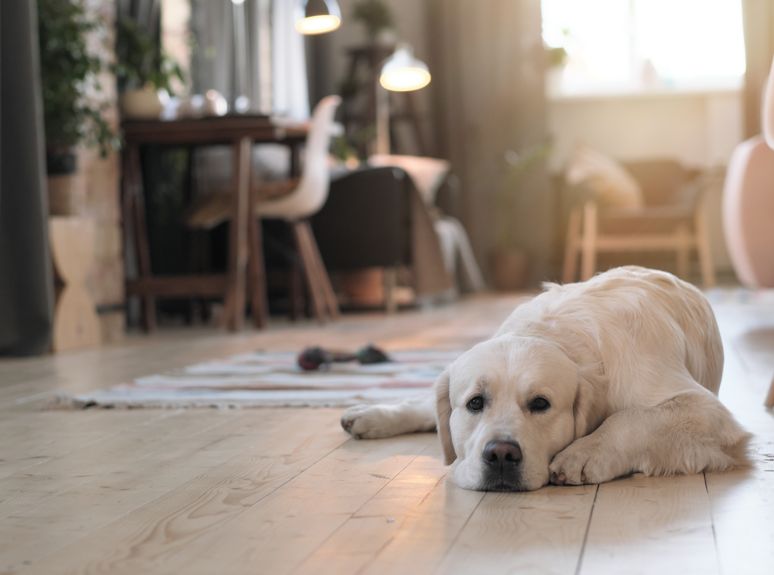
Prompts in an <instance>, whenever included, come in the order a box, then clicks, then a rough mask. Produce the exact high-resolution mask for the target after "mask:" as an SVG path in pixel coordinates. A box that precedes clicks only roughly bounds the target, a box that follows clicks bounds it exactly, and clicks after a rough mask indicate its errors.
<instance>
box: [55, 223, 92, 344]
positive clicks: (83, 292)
mask: <svg viewBox="0 0 774 575" xmlns="http://www.w3.org/2000/svg"><path fill="white" fill-rule="evenodd" d="M48 233H49V243H50V245H51V258H52V259H53V261H54V270H55V272H56V277H57V280H58V282H57V283H58V285H57V297H56V310H55V313H54V333H53V340H52V348H53V351H55V352H59V351H65V350H71V349H80V348H84V347H93V346H96V345H99V344H100V342H101V337H100V326H99V319H98V317H97V312H96V310H95V305H94V300H93V299H92V297H91V294H90V293H89V291H88V288H87V286H86V279H87V277H88V275H89V272H90V271H91V269H92V267H93V265H94V259H95V253H94V235H95V227H94V222H93V221H92V220H90V219H87V218H76V217H59V216H57V217H52V218H49V220H48Z"/></svg>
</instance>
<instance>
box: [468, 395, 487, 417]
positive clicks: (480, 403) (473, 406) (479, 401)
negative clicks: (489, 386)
mask: <svg viewBox="0 0 774 575" xmlns="http://www.w3.org/2000/svg"><path fill="white" fill-rule="evenodd" d="M467 408H468V411H472V412H474V413H475V412H477V411H481V410H482V409H484V398H483V397H482V396H480V395H476V396H475V397H473V398H471V400H470V401H469V402H468V405H467Z"/></svg>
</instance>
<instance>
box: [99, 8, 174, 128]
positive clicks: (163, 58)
mask: <svg viewBox="0 0 774 575" xmlns="http://www.w3.org/2000/svg"><path fill="white" fill-rule="evenodd" d="M116 33H117V36H116V62H115V64H114V66H113V70H114V71H115V74H116V77H117V79H118V89H119V92H121V110H122V112H123V115H124V116H125V117H127V118H157V117H158V116H159V115H160V114H161V112H162V110H163V109H164V104H165V102H166V100H167V98H168V96H169V94H170V93H171V92H172V85H171V84H172V80H173V79H174V78H177V79H179V80H180V81H181V82H182V81H184V75H183V70H182V69H181V68H180V66H179V65H178V64H177V62H175V61H174V60H172V59H171V58H169V57H168V56H167V55H166V54H165V53H164V52H163V51H162V50H161V47H160V46H159V45H158V42H156V41H155V40H154V38H153V37H152V36H151V35H150V34H149V33H148V32H146V31H145V30H143V29H142V28H141V27H140V26H139V25H138V24H137V22H135V21H134V20H131V19H126V18H124V19H121V20H119V21H118V23H117V28H116Z"/></svg>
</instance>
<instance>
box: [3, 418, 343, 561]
mask: <svg viewBox="0 0 774 575" xmlns="http://www.w3.org/2000/svg"><path fill="white" fill-rule="evenodd" d="M175 411H179V412H180V413H186V412H190V410H187V409H180V410H175ZM231 421H233V420H225V421H223V422H218V423H216V424H214V425H212V426H210V427H207V428H204V429H202V430H200V431H199V432H197V435H199V434H200V433H204V432H207V431H212V430H213V429H217V428H218V427H220V426H222V425H226V424H228V423H229V422H231ZM347 441H348V438H343V440H342V442H341V443H339V444H337V445H336V447H334V448H332V449H331V450H330V451H328V452H326V453H325V454H324V455H322V456H321V457H320V458H318V459H316V460H315V461H313V462H311V463H310V464H309V465H307V466H306V467H304V468H303V469H301V470H299V472H298V473H296V474H295V475H293V476H292V477H289V478H288V479H287V480H286V481H284V482H282V483H281V484H280V485H278V486H277V487H276V488H275V489H272V490H271V491H269V492H267V493H266V494H264V495H263V496H262V497H261V498H260V499H259V500H257V501H256V502H255V503H254V505H257V504H259V503H260V502H261V501H263V500H264V499H266V497H268V496H270V495H272V494H273V493H275V492H276V491H277V490H278V489H280V488H281V487H282V486H284V485H286V484H287V483H288V482H290V481H292V480H293V479H295V478H296V477H298V475H300V474H301V473H303V472H304V471H306V470H307V469H309V468H310V467H312V466H313V465H315V464H316V463H317V462H319V461H321V460H322V459H324V458H325V457H327V456H328V455H330V454H331V453H333V452H334V451H336V450H337V449H339V448H340V447H341V446H342V445H344V443H346V442H347ZM239 457H242V456H241V455H238V456H236V457H234V458H231V459H228V460H226V461H225V462H222V464H225V463H227V462H228V461H231V460H233V459H235V458H239ZM190 481H191V479H187V480H184V481H183V483H181V484H180V485H177V486H175V487H172V488H170V489H168V490H167V491H166V492H164V493H163V494H161V495H159V496H158V497H157V498H155V499H153V500H151V501H148V502H146V503H144V504H142V505H140V506H139V507H136V508H133V509H129V510H127V511H126V512H125V513H121V514H119V515H117V516H116V517H114V518H112V519H110V520H109V521H108V522H106V523H104V524H102V525H98V526H97V527H96V528H95V529H94V531H98V530H100V529H104V528H107V527H109V526H110V525H113V524H118V523H119V522H121V521H123V520H124V519H125V518H126V517H128V516H129V515H131V514H132V513H134V512H136V511H137V510H138V509H141V508H143V507H146V506H149V505H153V504H155V503H156V502H157V501H161V500H163V499H164V498H166V497H168V496H169V495H170V494H171V493H173V492H175V491H176V490H178V489H179V488H180V487H181V485H185V484H187V483H188V482H190ZM247 509H248V508H245V509H244V510H242V511H240V512H239V513H238V514H237V515H235V516H234V517H232V518H230V519H229V520H228V522H230V521H233V520H234V519H235V518H236V517H238V516H239V515H241V514H242V513H244V511H246V510H247ZM92 535H93V531H92V532H89V533H84V534H83V535H82V536H81V537H78V538H76V539H74V540H73V541H69V542H67V543H65V544H63V545H62V546H60V547H57V548H56V549H52V550H50V552H47V553H46V554H45V555H43V556H41V557H39V558H36V562H40V560H42V559H46V558H48V557H50V556H51V555H53V554H54V553H58V552H60V551H61V550H62V549H65V548H66V547H68V546H70V545H76V544H78V543H79V542H80V541H83V540H86V539H88V538H90V537H91V536H92ZM33 565H34V564H33ZM28 567H29V566H25V570H26V569H27V568H28ZM0 575H2V574H0Z"/></svg>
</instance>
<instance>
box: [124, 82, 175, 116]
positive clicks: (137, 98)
mask: <svg viewBox="0 0 774 575" xmlns="http://www.w3.org/2000/svg"><path fill="white" fill-rule="evenodd" d="M164 96H165V93H163V92H162V91H161V90H157V89H156V88H154V87H153V86H152V85H151V84H146V85H145V86H143V87H142V88H140V89H139V90H126V91H125V92H124V93H123V94H121V112H122V114H123V116H124V118H133V119H143V118H144V119H154V118H158V117H159V116H160V115H161V112H162V111H163V110H164V104H165V100H166V98H165V97H164Z"/></svg>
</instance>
